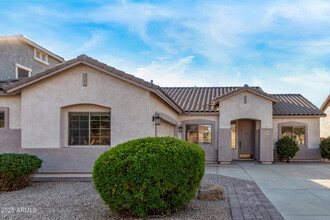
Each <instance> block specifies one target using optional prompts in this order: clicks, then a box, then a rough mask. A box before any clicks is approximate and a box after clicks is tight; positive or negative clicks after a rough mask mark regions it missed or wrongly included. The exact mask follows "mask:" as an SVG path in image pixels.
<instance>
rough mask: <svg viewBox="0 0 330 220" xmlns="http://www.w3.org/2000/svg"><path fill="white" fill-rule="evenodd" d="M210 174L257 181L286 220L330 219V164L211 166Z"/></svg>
mask: <svg viewBox="0 0 330 220" xmlns="http://www.w3.org/2000/svg"><path fill="white" fill-rule="evenodd" d="M206 174H219V175H223V176H229V177H235V178H240V179H245V180H253V181H254V182H255V183H256V184H257V185H258V186H259V188H260V189H261V191H262V192H263V193H264V194H265V195H266V197H267V198H268V199H269V200H270V201H271V203H272V204H273V205H274V206H275V208H276V209H277V210H278V211H279V212H280V213H281V215H282V216H283V217H284V218H285V219H289V220H291V219H292V220H293V219H299V220H305V219H308V220H313V219H315V220H316V219H317V220H322V219H327V220H329V219H330V164H329V163H298V162H296V163H290V164H284V163H275V164H272V165H261V164H259V163H254V162H238V163H236V162H234V163H233V164H230V165H216V164H214V165H213V164H209V165H207V166H206Z"/></svg>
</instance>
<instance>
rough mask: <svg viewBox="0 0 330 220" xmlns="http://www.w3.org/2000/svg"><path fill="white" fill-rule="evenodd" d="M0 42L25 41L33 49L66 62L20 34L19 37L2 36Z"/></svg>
mask: <svg viewBox="0 0 330 220" xmlns="http://www.w3.org/2000/svg"><path fill="white" fill-rule="evenodd" d="M0 37H1V38H0V40H21V41H24V42H25V43H27V44H29V45H30V46H32V47H35V48H36V49H38V50H40V51H42V52H44V53H46V54H48V55H49V56H51V57H53V58H54V59H56V60H58V61H60V62H61V63H63V62H65V60H64V58H63V57H60V56H59V55H57V54H55V53H53V52H51V51H49V50H47V49H46V48H44V47H42V46H40V45H39V44H37V43H36V42H34V41H32V40H30V39H29V38H27V37H26V36H24V35H22V34H19V35H7V36H0Z"/></svg>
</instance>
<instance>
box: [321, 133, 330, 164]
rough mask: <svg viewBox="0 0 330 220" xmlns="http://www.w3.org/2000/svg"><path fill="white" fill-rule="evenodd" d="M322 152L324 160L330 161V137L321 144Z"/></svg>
mask: <svg viewBox="0 0 330 220" xmlns="http://www.w3.org/2000/svg"><path fill="white" fill-rule="evenodd" d="M320 152H321V156H322V158H328V159H329V160H330V137H328V138H326V139H323V141H322V142H321V144H320Z"/></svg>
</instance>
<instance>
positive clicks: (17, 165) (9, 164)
mask: <svg viewBox="0 0 330 220" xmlns="http://www.w3.org/2000/svg"><path fill="white" fill-rule="evenodd" d="M41 163H42V160H40V159H39V158H38V157H37V156H35V155H29V154H0V191H12V190H18V189H22V188H24V187H26V186H27V185H29V182H30V180H31V178H32V174H33V172H34V170H36V169H38V168H40V167H41Z"/></svg>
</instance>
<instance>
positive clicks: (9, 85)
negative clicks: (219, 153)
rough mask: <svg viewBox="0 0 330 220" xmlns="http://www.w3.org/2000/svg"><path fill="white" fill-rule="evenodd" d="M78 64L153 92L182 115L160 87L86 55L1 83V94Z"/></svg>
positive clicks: (16, 89)
mask: <svg viewBox="0 0 330 220" xmlns="http://www.w3.org/2000/svg"><path fill="white" fill-rule="evenodd" d="M79 64H85V65H87V66H90V67H92V68H95V69H98V70H100V71H103V72H105V73H107V74H109V75H112V76H115V77H117V78H119V79H122V80H124V81H126V82H129V83H131V84H134V85H136V86H139V87H142V88H144V89H147V90H149V91H151V92H153V93H154V94H155V95H157V96H158V97H159V98H161V99H162V100H164V101H165V102H166V103H168V104H169V105H170V106H172V107H173V108H174V109H175V110H176V111H178V112H179V113H182V109H181V108H180V106H179V105H177V104H176V102H175V101H174V100H173V99H172V98H171V97H170V96H169V95H168V94H167V93H165V92H164V91H163V89H162V88H161V87H160V86H158V85H155V84H153V83H150V82H147V81H144V80H143V79H140V78H138V77H135V76H133V75H131V74H128V73H125V72H123V71H121V70H117V69H116V68H114V67H111V66H108V65H106V64H105V63H101V62H99V61H97V60H95V59H93V58H91V57H88V56H86V55H80V56H78V57H77V58H75V59H72V60H68V61H66V62H64V63H62V64H59V65H57V66H55V67H53V68H50V69H48V70H46V71H44V72H42V73H39V74H36V75H34V76H31V77H27V78H23V79H20V80H18V81H15V82H8V81H6V82H4V83H2V85H1V84H0V87H1V89H2V90H3V92H6V93H11V92H15V91H18V90H20V89H21V88H23V87H26V86H28V85H30V84H33V83H36V82H38V81H40V80H43V79H44V78H47V77H49V76H52V75H54V74H56V73H58V72H61V71H64V70H66V69H68V68H71V67H73V66H76V65H79Z"/></svg>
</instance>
